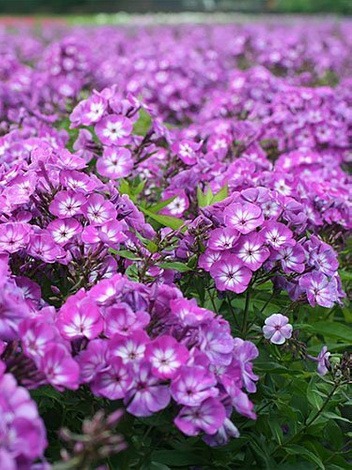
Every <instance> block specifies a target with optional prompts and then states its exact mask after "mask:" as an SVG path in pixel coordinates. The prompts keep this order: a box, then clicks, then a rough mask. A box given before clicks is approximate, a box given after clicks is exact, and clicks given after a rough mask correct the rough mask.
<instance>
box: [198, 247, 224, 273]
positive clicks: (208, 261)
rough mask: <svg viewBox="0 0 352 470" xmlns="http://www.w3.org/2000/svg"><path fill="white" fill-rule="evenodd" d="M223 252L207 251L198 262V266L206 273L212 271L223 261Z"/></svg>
mask: <svg viewBox="0 0 352 470" xmlns="http://www.w3.org/2000/svg"><path fill="white" fill-rule="evenodd" d="M221 256H222V255H221V251H214V250H209V249H207V250H206V251H205V253H202V254H201V255H200V257H199V260H198V266H199V267H200V268H203V269H204V271H208V272H209V271H210V269H211V267H212V266H213V264H214V263H216V262H217V261H219V260H220V259H221Z"/></svg>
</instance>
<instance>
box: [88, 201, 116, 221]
mask: <svg viewBox="0 0 352 470" xmlns="http://www.w3.org/2000/svg"><path fill="white" fill-rule="evenodd" d="M82 212H83V214H84V215H85V216H86V217H87V219H88V220H89V222H90V223H91V224H92V225H97V226H100V225H104V224H105V223H106V222H108V221H109V220H110V219H115V218H116V209H115V207H114V206H113V204H112V203H111V202H109V201H106V200H105V199H104V197H103V196H102V195H101V194H92V195H91V196H89V198H88V200H87V202H86V203H85V204H84V205H83V206H82Z"/></svg>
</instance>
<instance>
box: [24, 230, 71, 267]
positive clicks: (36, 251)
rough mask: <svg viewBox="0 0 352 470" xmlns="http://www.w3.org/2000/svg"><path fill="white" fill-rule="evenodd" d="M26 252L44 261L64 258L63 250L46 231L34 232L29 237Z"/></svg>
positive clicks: (49, 261)
mask: <svg viewBox="0 0 352 470" xmlns="http://www.w3.org/2000/svg"><path fill="white" fill-rule="evenodd" d="M28 254H30V255H31V256H33V258H39V259H41V260H43V261H45V262H46V263H55V262H56V261H59V260H60V259H62V258H64V256H65V252H64V250H63V249H62V248H61V247H60V246H59V245H57V244H56V243H55V241H54V239H53V238H52V236H51V235H50V234H49V233H48V232H46V233H45V232H42V233H34V234H32V235H31V237H30V242H29V245H28Z"/></svg>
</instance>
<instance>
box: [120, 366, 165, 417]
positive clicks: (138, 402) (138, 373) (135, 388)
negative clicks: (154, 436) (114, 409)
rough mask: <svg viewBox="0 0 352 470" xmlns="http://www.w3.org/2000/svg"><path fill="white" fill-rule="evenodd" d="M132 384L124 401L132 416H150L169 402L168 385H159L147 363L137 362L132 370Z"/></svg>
mask: <svg viewBox="0 0 352 470" xmlns="http://www.w3.org/2000/svg"><path fill="white" fill-rule="evenodd" d="M133 379H134V380H133V384H132V387H131V389H130V390H129V391H128V393H127V395H126V397H125V400H124V403H125V404H128V406H127V411H128V412H129V413H131V414H132V415H134V416H140V417H146V416H151V415H152V414H153V413H156V412H158V411H160V410H163V409H164V408H166V407H167V406H168V404H169V403H170V399H171V397H170V392H169V387H168V386H166V385H161V384H160V381H159V379H158V378H157V377H154V376H153V375H152V374H151V370H150V365H149V364H148V363H142V364H140V365H139V364H138V365H137V367H136V368H135V369H134V372H133Z"/></svg>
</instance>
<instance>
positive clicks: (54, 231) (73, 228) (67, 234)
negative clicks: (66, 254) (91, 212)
mask: <svg viewBox="0 0 352 470" xmlns="http://www.w3.org/2000/svg"><path fill="white" fill-rule="evenodd" d="M47 229H48V231H49V233H50V234H51V236H52V237H53V240H54V241H55V243H57V244H59V245H65V244H66V243H67V242H69V241H70V240H72V239H73V238H74V237H75V236H76V235H78V234H79V233H80V232H81V231H82V226H81V224H80V223H79V222H78V221H77V220H76V219H72V218H71V219H56V220H53V221H52V222H50V224H49V225H48V227H47Z"/></svg>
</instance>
